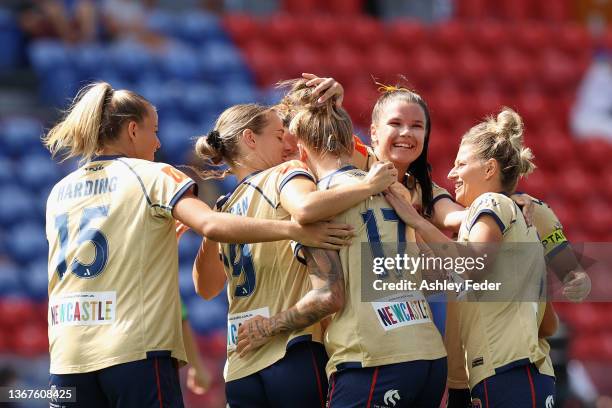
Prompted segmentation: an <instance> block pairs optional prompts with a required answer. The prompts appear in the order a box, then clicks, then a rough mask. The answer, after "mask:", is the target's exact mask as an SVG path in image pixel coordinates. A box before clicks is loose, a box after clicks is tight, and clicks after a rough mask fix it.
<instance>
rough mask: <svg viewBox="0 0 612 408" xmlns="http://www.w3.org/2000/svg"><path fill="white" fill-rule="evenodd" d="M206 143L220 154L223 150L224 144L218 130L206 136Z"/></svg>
mask: <svg viewBox="0 0 612 408" xmlns="http://www.w3.org/2000/svg"><path fill="white" fill-rule="evenodd" d="M206 141H207V142H208V145H209V146H210V147H212V148H213V149H215V150H217V151H218V152H219V153H221V152H222V150H223V142H222V141H221V134H220V133H219V131H218V130H211V131H210V132H208V135H206Z"/></svg>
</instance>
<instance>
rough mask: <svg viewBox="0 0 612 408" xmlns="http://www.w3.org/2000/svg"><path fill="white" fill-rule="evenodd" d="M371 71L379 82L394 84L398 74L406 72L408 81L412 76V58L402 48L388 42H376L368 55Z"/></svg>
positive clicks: (368, 64)
mask: <svg viewBox="0 0 612 408" xmlns="http://www.w3.org/2000/svg"><path fill="white" fill-rule="evenodd" d="M366 61H367V64H366V65H367V68H368V71H369V73H371V74H373V75H376V78H377V80H378V81H379V82H381V83H384V84H394V83H396V82H397V81H398V80H399V78H398V75H400V74H405V76H406V78H407V79H408V81H410V80H411V79H412V78H411V70H410V66H411V65H410V59H409V58H408V57H406V56H405V55H404V54H403V53H402V52H401V50H399V49H398V48H395V47H392V46H391V45H389V44H387V43H379V44H375V45H374V46H373V47H372V48H371V49H370V51H369V53H368V56H367V57H366Z"/></svg>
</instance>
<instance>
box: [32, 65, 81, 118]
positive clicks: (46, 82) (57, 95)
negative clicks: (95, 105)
mask: <svg viewBox="0 0 612 408" xmlns="http://www.w3.org/2000/svg"><path fill="white" fill-rule="evenodd" d="M81 85H82V84H80V83H79V75H78V72H77V70H76V68H75V67H73V66H71V65H68V66H65V67H61V66H60V67H58V68H57V69H53V70H51V71H49V72H46V73H44V74H43V77H42V78H41V86H40V94H41V97H42V99H43V100H44V101H45V102H47V103H48V104H50V105H52V106H53V107H54V108H56V109H66V108H67V107H68V106H69V105H70V102H71V101H72V99H73V98H74V96H75V95H76V93H77V91H78V90H79V87H80V86H81Z"/></svg>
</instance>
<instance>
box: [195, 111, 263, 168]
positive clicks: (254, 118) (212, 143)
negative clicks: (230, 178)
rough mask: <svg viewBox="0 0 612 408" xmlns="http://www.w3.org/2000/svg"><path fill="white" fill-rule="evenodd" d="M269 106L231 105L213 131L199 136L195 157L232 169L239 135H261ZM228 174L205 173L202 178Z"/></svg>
mask: <svg viewBox="0 0 612 408" xmlns="http://www.w3.org/2000/svg"><path fill="white" fill-rule="evenodd" d="M270 111H271V108H270V107H268V106H263V105H259V104H255V103H249V104H241V105H234V106H232V107H230V108H227V109H226V110H224V111H223V113H221V115H220V116H219V118H218V119H217V121H216V123H215V127H214V129H213V130H211V131H210V132H208V134H207V135H203V136H200V137H198V139H197V141H196V144H195V153H196V156H197V157H199V158H200V159H203V160H204V161H206V162H208V163H209V164H211V165H213V166H219V165H222V164H223V163H225V164H228V165H230V166H234V165H236V164H237V162H238V161H239V159H240V158H239V157H238V156H239V149H238V146H239V145H240V138H241V137H242V132H244V131H245V130H246V129H251V130H252V131H253V133H257V134H258V133H261V132H262V130H263V128H264V127H265V126H266V125H267V124H268V117H267V113H268V112H270ZM228 172H229V171H204V172H201V176H202V177H203V178H212V177H214V178H222V177H225V176H226V175H227V173H228Z"/></svg>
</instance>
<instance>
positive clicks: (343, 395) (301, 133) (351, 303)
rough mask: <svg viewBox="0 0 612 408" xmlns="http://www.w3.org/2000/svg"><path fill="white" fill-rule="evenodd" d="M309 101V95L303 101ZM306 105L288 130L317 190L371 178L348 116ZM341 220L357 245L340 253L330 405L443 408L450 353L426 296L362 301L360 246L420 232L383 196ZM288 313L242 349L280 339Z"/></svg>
mask: <svg viewBox="0 0 612 408" xmlns="http://www.w3.org/2000/svg"><path fill="white" fill-rule="evenodd" d="M308 96H309V95H308V92H305V93H304V95H303V97H304V98H308ZM310 99H311V100H312V99H313V98H312V96H310ZM301 106H302V107H303V108H302V109H301V110H298V111H297V114H296V115H295V117H294V118H293V120H292V121H291V126H290V131H291V133H293V134H294V135H296V136H297V138H298V140H299V142H300V154H301V159H302V161H304V162H305V163H306V164H307V165H308V167H309V168H310V169H311V170H312V171H313V173H314V174H315V175H316V176H317V180H318V181H317V185H318V188H319V189H320V190H323V191H334V190H336V189H338V188H342V187H343V186H346V185H352V184H358V183H360V182H361V180H362V179H363V178H364V177H365V173H364V172H363V171H361V170H358V169H356V168H355V167H354V166H352V165H351V160H352V159H351V156H352V152H353V149H354V145H353V136H352V131H353V129H352V124H351V120H350V118H349V116H348V114H347V113H346V112H345V111H344V110H343V109H342V108H340V107H337V106H336V105H335V104H334V103H333V101H330V102H328V103H326V104H325V105H323V106H320V105H318V104H314V103H312V102H311V103H310V104H308V103H304V102H302V103H301ZM335 219H336V220H344V222H349V223H351V224H353V225H354V226H355V230H356V231H357V233H358V238H359V239H355V240H354V241H353V243H352V244H351V246H349V247H347V248H346V249H343V250H341V251H340V259H341V264H342V270H343V274H342V282H343V283H344V285H343V286H344V287H343V292H344V295H343V296H342V297H343V298H344V304H343V306H342V308H341V309H340V310H339V311H338V312H336V313H335V314H334V315H333V316H332V318H331V321H330V322H329V325H328V327H327V331H326V335H325V347H326V350H327V353H328V355H329V357H330V360H329V362H328V364H327V368H326V371H327V374H328V376H330V383H331V384H330V389H329V394H328V403H329V406H331V407H349V406H350V407H353V406H355V407H356V406H359V407H374V406H390V405H392V406H394V407H438V406H439V404H440V400H441V398H442V395H443V393H444V386H445V382H446V361H445V355H446V353H445V350H444V346H443V344H442V339H441V337H440V334H439V332H438V331H437V330H436V328H435V326H434V325H433V323H432V321H431V312H430V310H429V307H428V305H427V302H426V301H425V298H424V297H423V295H422V294H421V293H420V292H415V293H413V294H412V296H411V297H408V298H404V297H401V296H400V297H399V298H397V299H396V298H394V299H388V300H384V301H380V302H373V303H368V302H362V301H361V278H362V277H361V273H362V270H361V255H362V253H361V252H362V243H370V244H371V245H372V246H373V247H378V244H380V243H381V242H414V240H415V238H414V231H413V230H412V229H410V228H408V229H406V227H405V225H404V224H403V223H401V222H399V220H398V218H397V215H396V214H395V213H394V211H393V210H392V209H391V208H389V205H388V204H387V203H386V201H385V200H384V199H383V198H382V197H379V196H377V197H371V198H370V199H368V200H366V201H362V202H360V203H358V204H357V205H356V206H354V207H352V208H350V209H349V210H347V211H345V212H343V213H342V214H340V215H338V216H337V217H336V218H335ZM299 306H300V304H298V305H296V308H297V309H299ZM385 311H386V312H385ZM289 312H290V311H286V312H282V313H280V314H279V315H277V316H274V317H272V318H269V319H264V318H258V323H259V324H260V325H261V326H262V327H263V328H264V330H262V332H263V335H262V333H260V332H257V331H252V330H249V327H248V326H243V327H242V328H241V329H240V336H239V338H240V340H239V344H238V347H239V348H240V349H241V350H243V351H245V352H246V351H249V350H253V349H256V348H257V347H258V346H260V345H261V344H263V343H265V342H266V341H270V336H271V335H274V334H275V333H282V332H283V328H282V327H278V326H279V325H278V323H277V321H278V319H281V320H282V319H283V318H284V315H285V314H287V313H289ZM385 313H398V315H393V316H391V317H388V316H387V315H385ZM382 316H387V317H388V318H387V319H383V317H382ZM408 378H409V379H410V380H409V381H408V380H407V379H408Z"/></svg>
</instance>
